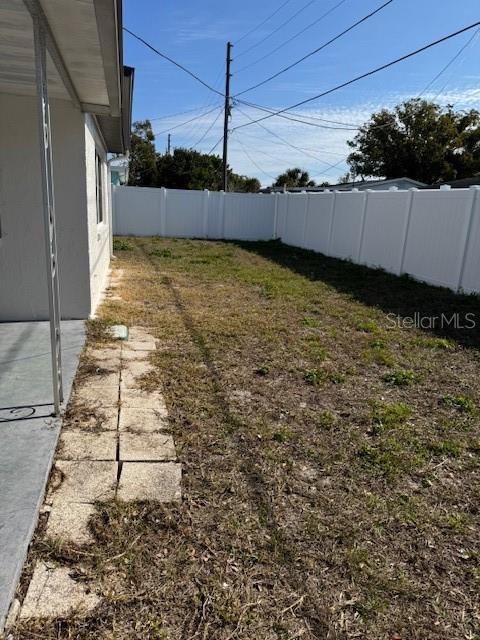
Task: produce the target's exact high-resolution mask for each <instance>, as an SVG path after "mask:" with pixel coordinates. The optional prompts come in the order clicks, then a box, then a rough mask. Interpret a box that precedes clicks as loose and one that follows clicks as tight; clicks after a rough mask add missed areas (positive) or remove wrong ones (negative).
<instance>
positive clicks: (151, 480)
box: [117, 462, 182, 502]
mask: <svg viewBox="0 0 480 640" xmlns="http://www.w3.org/2000/svg"><path fill="white" fill-rule="evenodd" d="M181 479H182V465H181V464H179V463H178V462H124V463H123V465H122V473H121V476H120V482H119V485H118V490H117V498H118V499H119V500H123V501H124V502H132V501H136V500H157V501H158V502H179V501H180V500H181V499H182V490H181Z"/></svg>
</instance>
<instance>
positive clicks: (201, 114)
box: [153, 105, 218, 136]
mask: <svg viewBox="0 0 480 640" xmlns="http://www.w3.org/2000/svg"><path fill="white" fill-rule="evenodd" d="M216 109H218V105H217V106H215V107H213V109H209V110H208V111H205V112H204V113H200V114H199V115H198V116H195V117H194V118H190V120H186V121H185V122H180V124H176V125H174V126H173V127H168V129H164V130H163V131H157V132H155V131H154V132H153V133H154V135H156V136H161V135H162V134H163V133H169V132H170V131H173V130H174V129H179V128H180V127H184V126H185V125H187V124H190V122H195V120H200V118H203V117H204V116H208V114H209V113H212V111H216Z"/></svg>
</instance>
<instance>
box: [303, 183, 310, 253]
mask: <svg viewBox="0 0 480 640" xmlns="http://www.w3.org/2000/svg"><path fill="white" fill-rule="evenodd" d="M302 193H304V194H305V215H304V216H303V229H302V249H305V235H306V233H307V216H308V205H309V203H310V194H309V193H307V192H306V191H302Z"/></svg>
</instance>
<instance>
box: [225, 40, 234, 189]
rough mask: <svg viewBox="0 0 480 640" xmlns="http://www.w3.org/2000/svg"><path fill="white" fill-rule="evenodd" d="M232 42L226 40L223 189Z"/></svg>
mask: <svg viewBox="0 0 480 640" xmlns="http://www.w3.org/2000/svg"><path fill="white" fill-rule="evenodd" d="M232 47H233V45H232V43H231V42H227V69H226V76H225V119H224V124H223V190H224V191H227V189H228V175H227V166H228V120H229V118H230V109H231V107H230V78H231V77H232V74H231V73H230V64H231V62H232Z"/></svg>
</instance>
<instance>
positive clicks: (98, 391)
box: [74, 383, 118, 407]
mask: <svg viewBox="0 0 480 640" xmlns="http://www.w3.org/2000/svg"><path fill="white" fill-rule="evenodd" d="M74 401H75V402H76V403H85V404H88V405H89V406H92V405H93V406H95V407H100V406H101V407H115V406H116V405H117V404H118V385H115V386H113V385H112V386H110V387H107V386H106V385H98V384H90V383H84V384H82V386H81V387H79V388H77V389H75V397H74Z"/></svg>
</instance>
